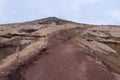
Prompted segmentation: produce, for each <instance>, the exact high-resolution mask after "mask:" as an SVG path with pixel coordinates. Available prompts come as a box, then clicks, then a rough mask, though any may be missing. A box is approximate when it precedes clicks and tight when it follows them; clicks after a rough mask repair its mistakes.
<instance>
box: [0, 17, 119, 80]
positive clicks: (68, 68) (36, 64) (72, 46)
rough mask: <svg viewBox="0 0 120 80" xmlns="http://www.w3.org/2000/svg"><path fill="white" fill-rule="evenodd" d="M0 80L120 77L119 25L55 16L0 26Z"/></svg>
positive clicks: (87, 79) (82, 79)
mask: <svg viewBox="0 0 120 80" xmlns="http://www.w3.org/2000/svg"><path fill="white" fill-rule="evenodd" d="M0 80H120V26H112V25H90V24H82V23H75V22H71V21H67V20H62V19H58V18H56V17H49V18H44V19H39V20H35V21H30V22H24V23H15V24H4V25H0Z"/></svg>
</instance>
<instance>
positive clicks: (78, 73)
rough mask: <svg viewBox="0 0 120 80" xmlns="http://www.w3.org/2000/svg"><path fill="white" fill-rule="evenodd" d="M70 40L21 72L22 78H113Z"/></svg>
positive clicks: (25, 79) (51, 79)
mask: <svg viewBox="0 0 120 80" xmlns="http://www.w3.org/2000/svg"><path fill="white" fill-rule="evenodd" d="M84 53H85V52H84V51H83V50H82V49H81V48H80V47H78V46H77V45H75V44H74V43H72V42H67V43H64V44H61V45H58V46H54V47H51V48H49V49H48V50H47V51H45V54H46V55H42V56H41V57H40V59H39V60H38V61H36V62H34V64H32V65H31V66H29V67H28V69H27V70H25V71H24V72H23V75H22V78H23V80H115V79H114V78H113V76H112V75H111V74H110V73H109V72H108V71H106V70H104V69H103V68H102V67H101V66H98V65H97V64H95V63H93V62H91V61H90V60H89V59H88V58H87V57H86V56H85V55H84Z"/></svg>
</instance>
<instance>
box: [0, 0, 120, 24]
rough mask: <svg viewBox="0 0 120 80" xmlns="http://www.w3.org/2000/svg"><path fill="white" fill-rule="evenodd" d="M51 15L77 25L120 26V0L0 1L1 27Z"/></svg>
mask: <svg viewBox="0 0 120 80" xmlns="http://www.w3.org/2000/svg"><path fill="white" fill-rule="evenodd" d="M50 16H55V17H58V18H62V19H67V20H71V21H75V22H80V23H89V24H114V25H120V0H0V24H4V23H13V22H14V23H15V22H24V21H30V20H35V19H40V18H45V17H50Z"/></svg>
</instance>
